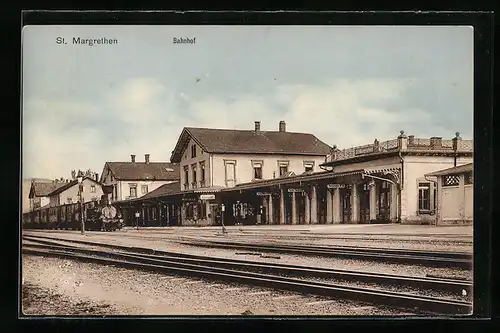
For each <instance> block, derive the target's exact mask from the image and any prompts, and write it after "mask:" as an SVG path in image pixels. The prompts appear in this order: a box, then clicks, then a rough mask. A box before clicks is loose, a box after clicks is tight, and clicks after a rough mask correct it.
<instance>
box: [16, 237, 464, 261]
mask: <svg viewBox="0 0 500 333" xmlns="http://www.w3.org/2000/svg"><path fill="white" fill-rule="evenodd" d="M26 237H39V238H40V237H41V238H44V239H52V240H59V241H69V242H77V243H80V244H88V245H96V244H101V246H104V245H103V244H102V243H93V242H88V241H81V240H78V241H77V240H68V239H66V240H65V239H64V238H57V237H48V236H27V235H26V236H23V238H26ZM187 245H195V246H204V247H216V248H239V249H247V250H256V249H258V250H260V251H265V252H281V253H295V254H300V255H309V256H310V255H313V256H314V255H315V256H328V257H340V258H349V259H361V260H370V261H379V262H393V263H400V264H414V265H415V264H416V265H423V266H431V267H446V268H450V267H457V268H462V269H471V268H472V259H471V260H465V259H453V258H439V257H425V256H412V255H391V254H383V253H382V254H378V253H361V252H353V251H351V252H349V251H343V250H335V249H327V250H315V249H307V248H306V249H296V248H283V247H280V245H270V246H260V245H252V244H243V245H226V244H212V243H207V244H202V243H198V244H193V243H188V244H187ZM112 246H116V245H112ZM134 249H135V250H136V251H139V252H143V253H151V251H152V250H151V249H148V248H138V247H137V248H134Z"/></svg>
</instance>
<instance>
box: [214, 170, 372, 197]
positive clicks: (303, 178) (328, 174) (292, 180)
mask: <svg viewBox="0 0 500 333" xmlns="http://www.w3.org/2000/svg"><path fill="white" fill-rule="evenodd" d="M363 172H364V170H363V169H360V170H353V171H346V172H332V171H325V172H317V173H312V174H310V175H298V176H293V177H286V178H275V179H268V180H262V181H257V182H252V183H245V184H239V185H236V186H235V187H232V188H227V189H223V190H222V192H229V191H240V190H247V189H256V188H264V187H269V186H275V185H287V184H296V183H299V182H310V181H316V180H323V179H333V178H338V177H345V176H351V175H358V174H359V175H361V174H362V173H363Z"/></svg>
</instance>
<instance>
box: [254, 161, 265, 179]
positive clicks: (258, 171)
mask: <svg viewBox="0 0 500 333" xmlns="http://www.w3.org/2000/svg"><path fill="white" fill-rule="evenodd" d="M262 164H263V162H262V161H252V167H253V177H252V179H262Z"/></svg>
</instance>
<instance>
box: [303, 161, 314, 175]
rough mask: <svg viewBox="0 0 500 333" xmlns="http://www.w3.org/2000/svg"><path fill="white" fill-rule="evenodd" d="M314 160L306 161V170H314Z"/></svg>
mask: <svg viewBox="0 0 500 333" xmlns="http://www.w3.org/2000/svg"><path fill="white" fill-rule="evenodd" d="M313 169H314V162H311V161H305V162H304V172H313Z"/></svg>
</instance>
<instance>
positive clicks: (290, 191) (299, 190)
mask: <svg viewBox="0 0 500 333" xmlns="http://www.w3.org/2000/svg"><path fill="white" fill-rule="evenodd" d="M288 192H289V193H294V192H304V190H303V189H301V188H289V189H288Z"/></svg>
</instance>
